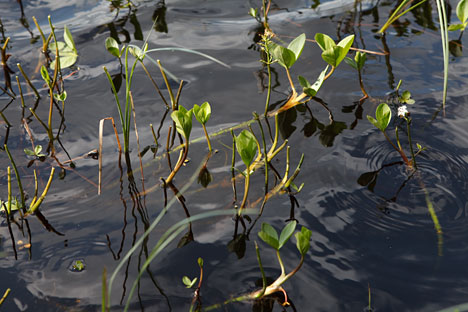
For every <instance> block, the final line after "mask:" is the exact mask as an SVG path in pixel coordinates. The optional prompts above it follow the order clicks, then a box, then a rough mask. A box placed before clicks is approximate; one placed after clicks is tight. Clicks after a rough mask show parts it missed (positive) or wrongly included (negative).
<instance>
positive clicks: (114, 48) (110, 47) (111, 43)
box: [106, 37, 121, 58]
mask: <svg viewBox="0 0 468 312" xmlns="http://www.w3.org/2000/svg"><path fill="white" fill-rule="evenodd" d="M106 49H107V51H109V53H110V54H112V55H113V56H115V57H119V58H120V56H121V54H120V50H119V44H118V43H117V41H116V40H115V39H114V38H112V37H108V38H107V39H106Z"/></svg>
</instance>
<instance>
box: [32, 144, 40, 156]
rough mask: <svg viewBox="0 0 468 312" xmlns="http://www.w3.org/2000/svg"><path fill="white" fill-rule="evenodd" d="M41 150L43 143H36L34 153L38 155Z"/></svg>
mask: <svg viewBox="0 0 468 312" xmlns="http://www.w3.org/2000/svg"><path fill="white" fill-rule="evenodd" d="M41 152H42V145H36V146H35V147H34V153H35V154H36V155H39V154H40V153H41Z"/></svg>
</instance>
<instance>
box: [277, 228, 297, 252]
mask: <svg viewBox="0 0 468 312" xmlns="http://www.w3.org/2000/svg"><path fill="white" fill-rule="evenodd" d="M296 225H297V222H296V221H291V222H289V223H288V224H287V225H286V226H285V227H284V228H283V230H282V231H281V234H280V237H279V245H278V249H280V248H281V247H283V245H284V244H285V243H286V242H287V241H288V239H289V238H290V237H291V235H293V233H294V230H295V229H296Z"/></svg>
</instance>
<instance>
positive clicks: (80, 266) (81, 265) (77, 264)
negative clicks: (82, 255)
mask: <svg viewBox="0 0 468 312" xmlns="http://www.w3.org/2000/svg"><path fill="white" fill-rule="evenodd" d="M68 269H69V270H70V271H71V272H83V271H84V270H85V269H86V264H85V262H84V260H83V259H76V260H73V262H72V263H71V264H70V267H69V268H68Z"/></svg>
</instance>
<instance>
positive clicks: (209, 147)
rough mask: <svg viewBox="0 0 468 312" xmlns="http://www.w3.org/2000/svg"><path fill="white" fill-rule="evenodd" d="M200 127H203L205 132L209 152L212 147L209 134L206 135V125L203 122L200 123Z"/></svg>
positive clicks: (211, 150)
mask: <svg viewBox="0 0 468 312" xmlns="http://www.w3.org/2000/svg"><path fill="white" fill-rule="evenodd" d="M202 127H203V132H205V136H206V143H207V144H208V150H209V151H210V153H211V152H213V149H212V148H211V142H210V136H209V135H208V131H206V126H205V124H202Z"/></svg>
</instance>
